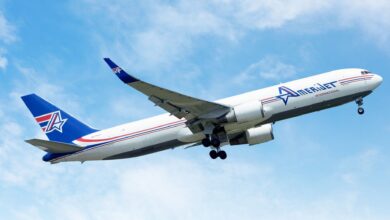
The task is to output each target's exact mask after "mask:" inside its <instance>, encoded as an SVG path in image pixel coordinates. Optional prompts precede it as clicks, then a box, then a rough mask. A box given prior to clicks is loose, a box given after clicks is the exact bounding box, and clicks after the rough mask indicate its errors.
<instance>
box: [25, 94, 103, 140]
mask: <svg viewBox="0 0 390 220" xmlns="http://www.w3.org/2000/svg"><path fill="white" fill-rule="evenodd" d="M21 98H22V100H23V102H24V104H26V106H27V108H28V109H29V110H30V112H31V113H32V115H33V116H34V118H35V120H36V121H37V122H38V124H39V126H40V127H41V128H42V131H43V132H44V133H45V134H46V136H47V137H48V138H49V140H51V141H57V142H63V143H72V141H74V140H76V139H77V138H80V137H82V136H84V135H87V134H90V133H93V132H96V131H97V130H96V129H93V128H91V127H89V126H88V125H85V124H84V123H82V122H80V121H79V120H77V119H75V118H74V117H72V116H71V115H69V114H68V113H66V112H64V111H62V110H61V109H59V108H57V107H56V106H54V105H52V104H51V103H49V102H48V101H46V100H44V99H42V98H41V97H39V96H37V95H35V94H30V95H26V96H22V97H21Z"/></svg>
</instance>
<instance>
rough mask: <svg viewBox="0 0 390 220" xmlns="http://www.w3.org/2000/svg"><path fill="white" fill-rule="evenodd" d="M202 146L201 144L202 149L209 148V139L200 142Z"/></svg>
mask: <svg viewBox="0 0 390 220" xmlns="http://www.w3.org/2000/svg"><path fill="white" fill-rule="evenodd" d="M202 144H203V146H204V147H210V145H211V141H210V139H208V138H205V139H203V140H202Z"/></svg>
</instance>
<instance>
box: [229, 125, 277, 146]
mask: <svg viewBox="0 0 390 220" xmlns="http://www.w3.org/2000/svg"><path fill="white" fill-rule="evenodd" d="M273 139H274V135H273V131H272V124H265V125H262V126H259V127H256V128H250V129H248V130H246V131H245V132H242V133H241V134H239V135H237V136H235V137H233V138H232V139H230V140H229V141H230V145H239V144H249V145H255V144H262V143H265V142H268V141H271V140H273Z"/></svg>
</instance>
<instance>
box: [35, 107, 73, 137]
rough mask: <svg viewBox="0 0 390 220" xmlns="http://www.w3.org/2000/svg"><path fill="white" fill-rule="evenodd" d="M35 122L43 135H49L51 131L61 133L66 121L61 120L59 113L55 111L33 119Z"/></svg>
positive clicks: (65, 119) (64, 119)
mask: <svg viewBox="0 0 390 220" xmlns="http://www.w3.org/2000/svg"><path fill="white" fill-rule="evenodd" d="M35 120H36V121H37V122H38V123H39V126H41V128H42V130H43V132H45V133H50V132H52V131H59V132H61V133H62V127H63V126H64V124H65V123H66V121H67V120H68V119H67V118H62V116H61V112H60V111H55V112H51V113H48V114H44V115H41V116H38V117H35Z"/></svg>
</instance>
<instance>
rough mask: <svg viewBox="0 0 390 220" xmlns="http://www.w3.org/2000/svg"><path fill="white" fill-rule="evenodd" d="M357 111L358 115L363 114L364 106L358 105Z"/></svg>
mask: <svg viewBox="0 0 390 220" xmlns="http://www.w3.org/2000/svg"><path fill="white" fill-rule="evenodd" d="M358 113H359V115H363V114H364V108H362V107H359V108H358Z"/></svg>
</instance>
